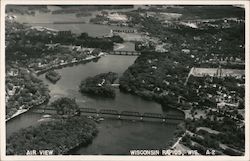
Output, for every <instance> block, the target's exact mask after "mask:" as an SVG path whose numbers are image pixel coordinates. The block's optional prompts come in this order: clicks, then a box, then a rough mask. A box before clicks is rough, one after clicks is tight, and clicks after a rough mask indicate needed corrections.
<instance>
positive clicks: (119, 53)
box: [108, 51, 141, 56]
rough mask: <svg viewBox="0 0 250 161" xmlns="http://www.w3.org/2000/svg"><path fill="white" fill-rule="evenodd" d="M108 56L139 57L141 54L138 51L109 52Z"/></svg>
mask: <svg viewBox="0 0 250 161" xmlns="http://www.w3.org/2000/svg"><path fill="white" fill-rule="evenodd" d="M108 54H109V55H127V56H139V55H141V52H138V51H109V52H108Z"/></svg>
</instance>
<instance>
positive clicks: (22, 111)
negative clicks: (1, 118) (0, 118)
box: [5, 98, 48, 122]
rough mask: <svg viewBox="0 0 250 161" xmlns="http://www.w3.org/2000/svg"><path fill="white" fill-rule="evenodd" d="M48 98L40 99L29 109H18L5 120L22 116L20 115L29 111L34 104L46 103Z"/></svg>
mask: <svg viewBox="0 0 250 161" xmlns="http://www.w3.org/2000/svg"><path fill="white" fill-rule="evenodd" d="M47 100H48V99H46V98H45V99H43V100H41V101H39V102H38V103H36V104H35V105H33V106H31V107H29V108H27V109H18V110H17V111H16V112H15V113H14V114H13V115H12V116H11V117H9V118H7V119H5V122H8V121H10V120H12V119H14V118H16V117H17V116H20V115H22V114H24V113H26V112H28V111H29V110H31V109H32V108H34V106H40V105H42V104H44V103H45V102H46V101H47Z"/></svg>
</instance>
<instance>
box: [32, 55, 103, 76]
mask: <svg viewBox="0 0 250 161" xmlns="http://www.w3.org/2000/svg"><path fill="white" fill-rule="evenodd" d="M104 55H105V53H104V52H101V53H100V54H99V55H97V56H89V57H87V58H84V59H80V60H75V61H70V62H65V63H60V64H56V65H52V66H51V67H49V68H46V69H42V70H36V71H35V70H33V71H34V73H35V74H36V75H41V74H44V73H46V72H47V71H50V70H53V69H58V68H62V67H66V66H69V65H74V64H79V63H82V62H87V61H91V60H94V59H97V58H100V57H101V56H104Z"/></svg>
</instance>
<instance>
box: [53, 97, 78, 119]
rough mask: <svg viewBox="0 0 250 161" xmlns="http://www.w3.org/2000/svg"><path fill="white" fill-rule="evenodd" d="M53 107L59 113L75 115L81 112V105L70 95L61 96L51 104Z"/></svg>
mask: <svg viewBox="0 0 250 161" xmlns="http://www.w3.org/2000/svg"><path fill="white" fill-rule="evenodd" d="M50 106H51V107H52V108H55V109H56V111H57V114H59V115H67V116H74V115H76V114H78V113H79V112H80V109H79V106H78V105H77V104H76V101H75V99H71V98H68V97H61V98H59V99H57V100H55V101H54V102H52V103H51V104H50Z"/></svg>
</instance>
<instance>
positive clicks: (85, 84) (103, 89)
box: [79, 72, 118, 98]
mask: <svg viewBox="0 0 250 161" xmlns="http://www.w3.org/2000/svg"><path fill="white" fill-rule="evenodd" d="M117 77H118V74H117V73H114V72H108V73H101V74H98V75H96V76H94V77H88V78H87V79H85V80H83V81H82V82H81V84H80V87H79V88H80V92H81V93H87V94H90V95H95V96H103V97H108V98H115V90H114V87H112V84H113V83H114V81H115V80H116V79H117Z"/></svg>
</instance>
